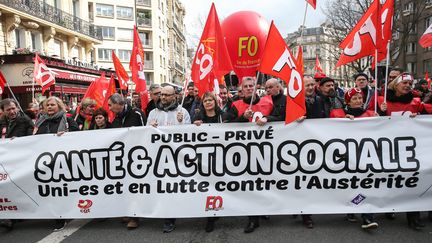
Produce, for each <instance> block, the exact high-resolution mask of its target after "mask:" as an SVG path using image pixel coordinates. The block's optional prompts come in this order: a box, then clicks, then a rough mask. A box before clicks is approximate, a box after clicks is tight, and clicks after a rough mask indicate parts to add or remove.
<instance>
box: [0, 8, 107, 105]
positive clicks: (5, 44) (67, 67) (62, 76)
mask: <svg viewBox="0 0 432 243" xmlns="http://www.w3.org/2000/svg"><path fill="white" fill-rule="evenodd" d="M88 16H89V12H88V1H86V0H46V1H38V0H23V1H18V0H0V20H1V21H0V59H1V60H0V63H1V65H0V70H1V71H2V72H3V73H4V74H5V78H6V80H7V81H8V84H9V86H10V87H11V89H12V91H13V92H14V93H15V94H16V96H17V98H18V100H19V101H20V102H21V103H22V104H26V103H27V102H30V101H31V99H32V88H33V85H32V83H33V81H32V80H33V65H34V64H33V59H34V53H35V52H38V53H39V54H40V56H41V57H42V59H44V60H45V62H47V66H48V67H50V68H52V69H53V71H55V72H57V74H58V76H57V77H56V84H55V85H53V86H51V88H50V90H49V92H50V94H59V95H61V96H62V97H63V98H64V99H65V101H67V102H71V103H72V102H74V103H76V102H78V101H79V99H80V98H81V97H82V96H83V95H84V93H85V90H86V88H87V87H88V85H89V84H90V82H92V81H94V80H96V79H97V78H98V77H99V76H100V74H101V73H102V72H103V71H104V70H101V69H99V67H97V66H96V65H95V63H94V51H95V46H96V45H97V44H100V43H102V32H101V29H100V28H99V27H98V26H96V25H94V24H92V23H90V22H89V18H88ZM10 95H11V93H10V92H9V89H7V90H6V92H5V93H4V94H3V98H4V97H10ZM43 95H47V94H43ZM43 95H42V94H41V93H40V91H39V90H36V95H35V97H36V98H40V99H43V97H42V96H43ZM48 95H49V94H48Z"/></svg>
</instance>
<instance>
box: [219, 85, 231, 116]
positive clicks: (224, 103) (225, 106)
mask: <svg viewBox="0 0 432 243" xmlns="http://www.w3.org/2000/svg"><path fill="white" fill-rule="evenodd" d="M219 97H220V99H221V103H220V108H221V110H222V112H227V111H228V110H229V109H230V108H231V105H232V101H231V99H230V97H229V96H228V89H227V87H226V86H225V85H219Z"/></svg>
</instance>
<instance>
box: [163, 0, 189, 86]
mask: <svg viewBox="0 0 432 243" xmlns="http://www.w3.org/2000/svg"><path fill="white" fill-rule="evenodd" d="M167 2H168V29H169V33H168V49H169V63H168V67H169V74H170V81H171V82H173V83H175V84H178V85H182V84H183V82H184V81H185V78H186V77H185V74H186V68H187V64H186V60H187V58H186V52H187V44H186V37H185V24H184V22H183V21H184V17H185V15H186V9H185V6H184V5H183V3H181V2H180V0H168V1H167Z"/></svg>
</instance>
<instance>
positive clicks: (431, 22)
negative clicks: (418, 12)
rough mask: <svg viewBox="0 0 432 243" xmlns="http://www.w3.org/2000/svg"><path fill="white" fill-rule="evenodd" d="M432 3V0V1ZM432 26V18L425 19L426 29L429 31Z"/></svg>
mask: <svg viewBox="0 0 432 243" xmlns="http://www.w3.org/2000/svg"><path fill="white" fill-rule="evenodd" d="M431 3H432V0H431ZM431 24H432V16H431V17H429V18H426V19H425V25H426V26H425V29H427V28H428V27H429V26H430V25H431Z"/></svg>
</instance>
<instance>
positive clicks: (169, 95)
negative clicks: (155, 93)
mask: <svg viewBox="0 0 432 243" xmlns="http://www.w3.org/2000/svg"><path fill="white" fill-rule="evenodd" d="M160 95H161V96H173V95H174V94H160Z"/></svg>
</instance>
